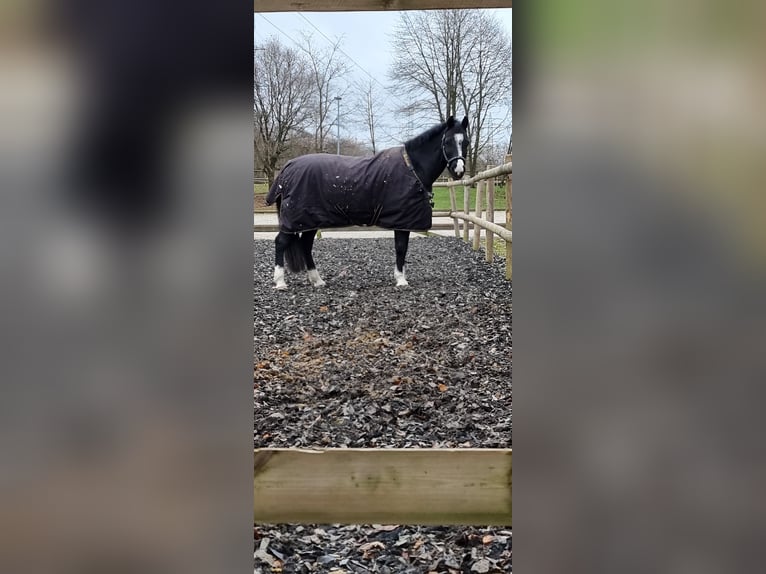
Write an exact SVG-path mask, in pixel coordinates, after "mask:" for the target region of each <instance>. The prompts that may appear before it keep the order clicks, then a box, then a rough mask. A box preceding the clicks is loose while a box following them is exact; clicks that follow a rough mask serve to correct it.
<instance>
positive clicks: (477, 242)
mask: <svg viewBox="0 0 766 574" xmlns="http://www.w3.org/2000/svg"><path fill="white" fill-rule="evenodd" d="M485 186H486V181H485V180H481V181H479V182H477V183H476V213H475V215H476V217H478V218H481V213H482V211H484V209H483V206H482V197H483V196H484V188H485ZM479 247H481V227H479V226H478V225H477V224H475V223H474V224H473V250H474V251H478V250H479Z"/></svg>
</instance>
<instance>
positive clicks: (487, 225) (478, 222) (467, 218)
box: [452, 213, 513, 242]
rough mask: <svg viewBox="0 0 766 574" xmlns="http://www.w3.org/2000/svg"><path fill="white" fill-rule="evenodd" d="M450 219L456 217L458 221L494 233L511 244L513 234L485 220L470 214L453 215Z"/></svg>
mask: <svg viewBox="0 0 766 574" xmlns="http://www.w3.org/2000/svg"><path fill="white" fill-rule="evenodd" d="M452 217H457V218H458V219H463V220H465V221H470V222H471V223H473V224H475V225H478V226H480V227H481V228H482V229H486V230H488V231H491V232H492V233H496V234H497V235H499V236H500V237H502V238H503V240H504V241H507V242H511V241H512V240H513V233H512V232H511V231H510V230H508V229H506V228H505V227H502V226H501V225H498V224H497V223H490V222H489V221H487V220H486V219H481V218H480V217H476V216H474V215H470V214H468V215H466V214H464V213H453V214H452Z"/></svg>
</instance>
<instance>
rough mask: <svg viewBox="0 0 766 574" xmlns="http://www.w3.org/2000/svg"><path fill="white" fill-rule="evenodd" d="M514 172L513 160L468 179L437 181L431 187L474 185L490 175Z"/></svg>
mask: <svg viewBox="0 0 766 574" xmlns="http://www.w3.org/2000/svg"><path fill="white" fill-rule="evenodd" d="M511 173H513V162H507V163H504V164H503V165H499V166H497V167H493V168H492V169H488V170H486V171H480V172H479V173H477V174H476V175H474V176H473V177H469V178H468V179H458V180H454V181H436V182H434V184H433V185H432V186H431V187H453V186H456V185H473V184H474V183H476V182H477V181H480V180H482V179H489V178H490V177H500V176H501V175H509V174H511Z"/></svg>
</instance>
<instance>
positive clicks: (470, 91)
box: [458, 10, 513, 173]
mask: <svg viewBox="0 0 766 574" xmlns="http://www.w3.org/2000/svg"><path fill="white" fill-rule="evenodd" d="M471 21H472V22H471V30H472V32H473V34H472V36H473V38H472V40H471V44H470V45H471V50H470V51H467V53H465V54H464V56H465V63H466V65H465V68H464V70H463V75H462V77H461V80H462V81H461V82H460V93H459V96H458V98H459V100H460V103H461V104H462V105H463V108H464V109H465V110H466V113H467V114H468V116H469V118H470V121H471V140H472V141H471V149H470V152H469V158H468V163H469V165H470V166H477V164H478V158H479V156H480V155H481V154H482V153H483V152H484V148H485V147H487V146H490V145H491V143H492V142H493V141H494V137H495V136H496V135H498V133H499V131H500V130H502V129H503V128H505V127H507V123H506V122H507V118H508V116H509V114H510V110H511V108H510V102H511V87H512V72H511V69H512V59H513V51H512V46H511V39H510V38H509V37H508V34H507V33H506V32H505V30H504V29H503V27H502V25H501V24H500V22H498V20H497V18H495V16H494V15H492V14H491V13H490V12H484V11H481V10H476V11H473V12H472V14H471ZM500 107H505V110H506V118H505V119H506V121H504V122H501V123H500V124H496V125H488V124H487V119H488V118H489V117H490V116H491V114H492V112H493V111H495V110H496V109H498V108H500ZM472 172H473V173H475V167H474V168H473V169H472Z"/></svg>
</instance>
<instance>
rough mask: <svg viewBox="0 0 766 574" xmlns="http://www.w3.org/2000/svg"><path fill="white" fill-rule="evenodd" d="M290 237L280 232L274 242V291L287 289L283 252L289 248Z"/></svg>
mask: <svg viewBox="0 0 766 574" xmlns="http://www.w3.org/2000/svg"><path fill="white" fill-rule="evenodd" d="M290 240H291V238H290V236H289V235H288V234H287V233H282V232H281V231H280V232H279V234H278V235H277V237H276V239H275V240H274V259H275V261H274V289H279V290H280V291H282V290H284V289H287V282H286V281H285V251H286V250H287V249H288V247H289V246H290Z"/></svg>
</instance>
